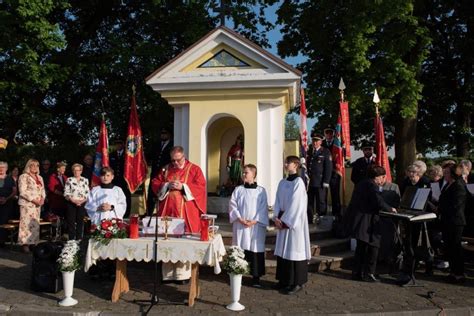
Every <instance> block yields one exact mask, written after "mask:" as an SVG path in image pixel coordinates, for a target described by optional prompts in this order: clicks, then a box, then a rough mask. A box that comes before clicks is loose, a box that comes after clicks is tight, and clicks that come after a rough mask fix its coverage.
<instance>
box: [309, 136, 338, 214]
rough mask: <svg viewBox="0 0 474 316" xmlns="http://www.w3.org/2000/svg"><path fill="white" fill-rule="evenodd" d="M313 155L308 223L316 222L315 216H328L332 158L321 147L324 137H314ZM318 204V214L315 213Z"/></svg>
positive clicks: (310, 172) (310, 159) (310, 173)
mask: <svg viewBox="0 0 474 316" xmlns="http://www.w3.org/2000/svg"><path fill="white" fill-rule="evenodd" d="M311 139H312V149H313V150H312V155H311V157H310V158H309V162H310V163H309V166H308V170H309V186H308V221H309V223H313V222H314V216H315V215H316V214H317V215H318V216H321V215H326V213H327V192H328V188H329V181H330V180H331V173H332V157H331V153H330V152H329V150H328V149H327V148H324V147H322V146H321V144H322V142H323V136H322V135H321V134H315V135H314V136H312V138H311ZM315 204H316V212H314V208H315Z"/></svg>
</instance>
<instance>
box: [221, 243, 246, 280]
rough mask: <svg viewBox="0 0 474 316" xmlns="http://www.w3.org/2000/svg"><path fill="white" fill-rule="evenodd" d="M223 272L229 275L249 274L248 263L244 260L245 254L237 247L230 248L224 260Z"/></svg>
mask: <svg viewBox="0 0 474 316" xmlns="http://www.w3.org/2000/svg"><path fill="white" fill-rule="evenodd" d="M224 270H226V271H227V273H229V274H246V273H248V272H249V263H248V262H247V261H246V260H245V253H244V250H243V249H242V248H240V247H239V246H231V247H230V248H229V251H228V252H227V256H226V257H225V258H224Z"/></svg>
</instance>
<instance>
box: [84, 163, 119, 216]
mask: <svg viewBox="0 0 474 316" xmlns="http://www.w3.org/2000/svg"><path fill="white" fill-rule="evenodd" d="M113 179H114V170H113V169H112V168H109V167H104V168H102V170H101V171H100V182H101V183H100V186H96V187H94V188H93V189H92V190H91V191H90V193H89V196H88V197H87V202H86V205H85V208H86V210H87V214H88V215H89V217H90V219H91V222H92V223H93V224H96V225H98V224H100V221H101V220H103V219H109V218H120V219H122V218H123V215H124V214H125V211H126V209H127V200H126V198H125V194H124V193H123V191H122V189H121V188H120V187H119V186H116V185H114V184H113V182H112V180H113Z"/></svg>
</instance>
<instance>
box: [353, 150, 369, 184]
mask: <svg viewBox="0 0 474 316" xmlns="http://www.w3.org/2000/svg"><path fill="white" fill-rule="evenodd" d="M362 151H363V153H364V157H360V158H359V159H357V160H356V161H354V162H353V163H352V174H351V181H352V182H353V183H354V185H356V184H357V183H359V182H360V181H362V180H364V179H366V178H367V168H368V167H369V166H370V165H372V164H373V163H375V159H374V147H372V146H369V145H368V144H366V145H365V146H364V147H362Z"/></svg>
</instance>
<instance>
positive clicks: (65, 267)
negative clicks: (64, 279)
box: [57, 240, 81, 272]
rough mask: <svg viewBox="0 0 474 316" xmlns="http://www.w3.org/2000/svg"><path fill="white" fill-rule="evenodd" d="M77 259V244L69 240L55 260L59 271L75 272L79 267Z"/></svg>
mask: <svg viewBox="0 0 474 316" xmlns="http://www.w3.org/2000/svg"><path fill="white" fill-rule="evenodd" d="M79 259H80V258H79V243H78V242H77V241H75V240H69V241H68V242H67V243H66V245H65V246H64V248H63V249H62V250H61V254H60V255H59V258H58V260H57V262H58V263H59V271H61V272H72V271H76V270H77V269H79V268H80V267H81V264H80V260H79Z"/></svg>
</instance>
